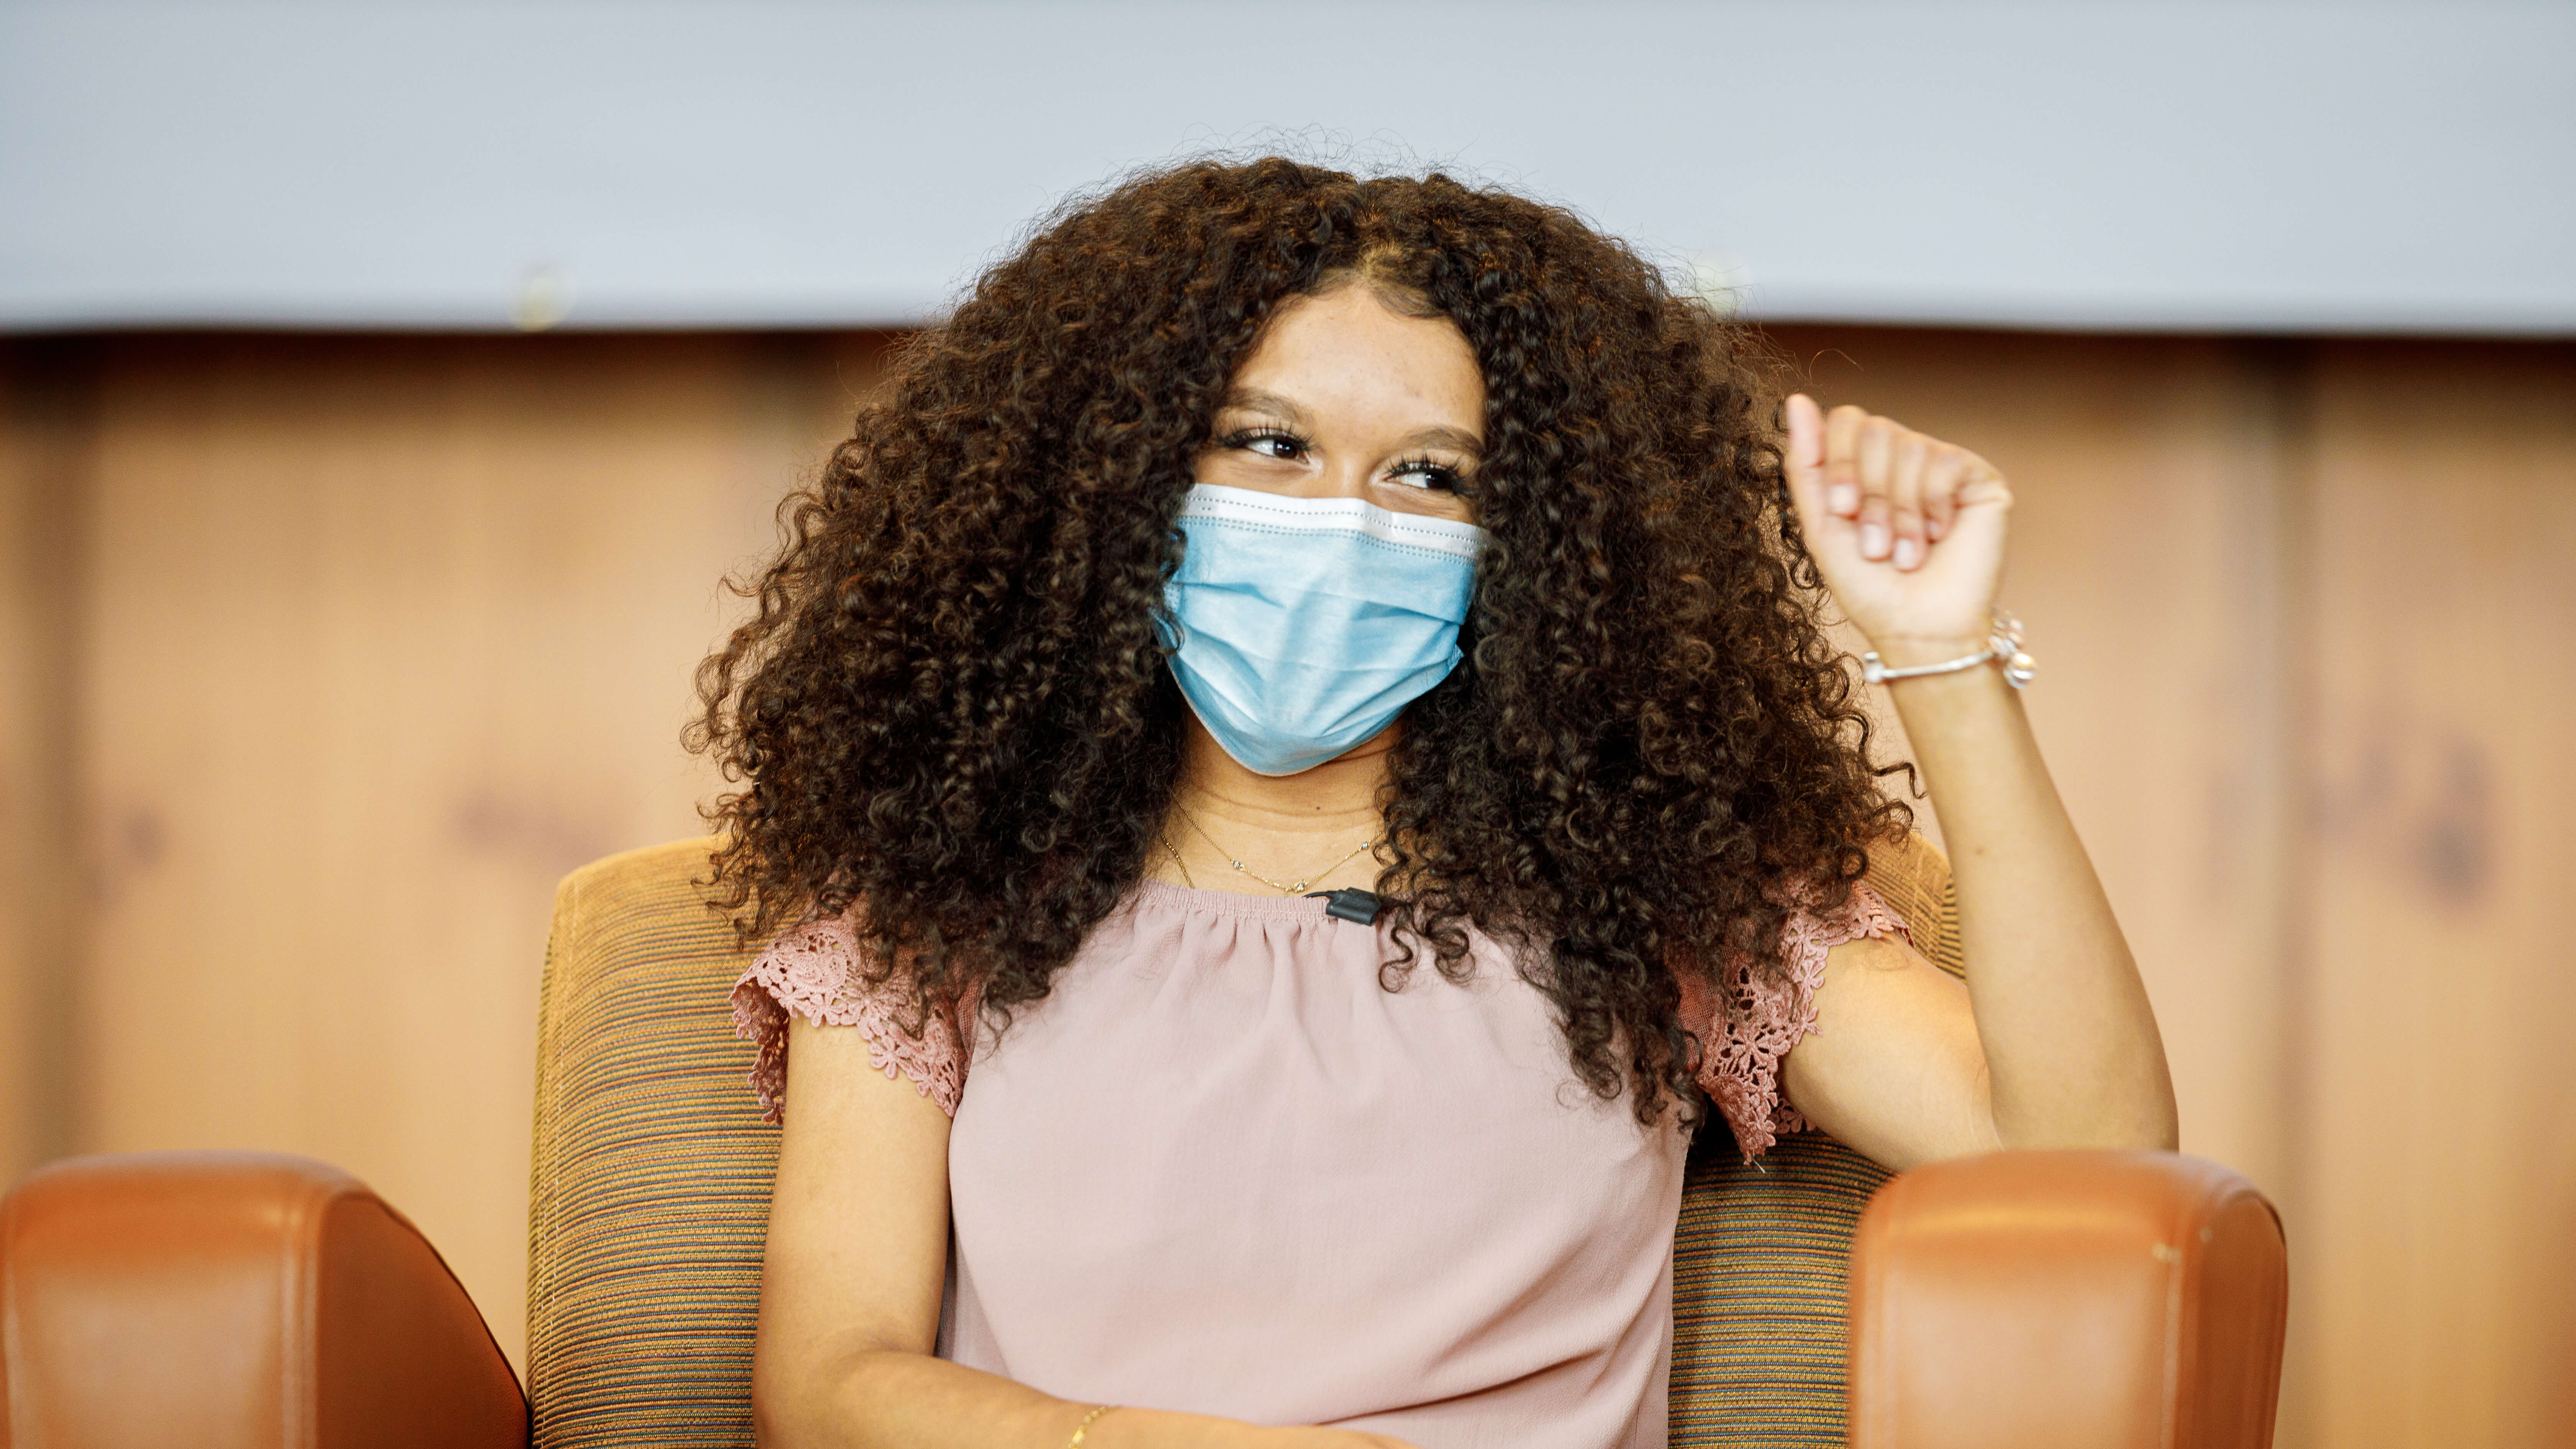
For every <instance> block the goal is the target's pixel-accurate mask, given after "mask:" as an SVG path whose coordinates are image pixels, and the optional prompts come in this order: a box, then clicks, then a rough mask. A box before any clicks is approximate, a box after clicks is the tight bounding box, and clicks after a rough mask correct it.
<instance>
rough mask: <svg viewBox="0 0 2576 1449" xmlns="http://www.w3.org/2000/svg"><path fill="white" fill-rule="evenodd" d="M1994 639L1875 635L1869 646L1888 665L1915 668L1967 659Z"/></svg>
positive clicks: (1973, 636)
mask: <svg viewBox="0 0 2576 1449" xmlns="http://www.w3.org/2000/svg"><path fill="white" fill-rule="evenodd" d="M1992 642H1993V640H1992V639H1990V638H1989V637H1988V636H1987V635H1985V634H1982V633H1973V634H1888V635H1876V634H1873V635H1871V636H1870V640H1869V647H1870V651H1871V652H1872V653H1874V654H1876V655H1877V656H1878V657H1879V660H1880V662H1881V663H1884V664H1885V665H1887V667H1888V668H1890V669H1912V668H1914V667H1916V666H1917V665H1922V664H1947V663H1949V662H1950V661H1951V660H1953V659H1964V658H1966V657H1968V656H1969V655H1971V654H1974V653H1977V652H1978V651H1979V650H1982V649H1984V648H1985V647H1986V646H1987V645H1988V644H1990V643H1992Z"/></svg>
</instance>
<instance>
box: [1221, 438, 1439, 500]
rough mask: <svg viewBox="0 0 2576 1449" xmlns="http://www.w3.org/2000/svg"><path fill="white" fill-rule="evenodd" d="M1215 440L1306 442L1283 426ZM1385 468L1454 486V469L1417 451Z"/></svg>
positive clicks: (1433, 484)
mask: <svg viewBox="0 0 2576 1449" xmlns="http://www.w3.org/2000/svg"><path fill="white" fill-rule="evenodd" d="M1216 441H1217V446H1218V447H1220V448H1249V447H1251V446H1252V445H1253V444H1255V443H1260V442H1273V441H1275V442H1281V443H1286V444H1287V445H1288V446H1289V447H1290V448H1292V449H1294V450H1296V451H1297V452H1300V453H1303V452H1305V451H1306V449H1307V448H1308V446H1309V444H1308V443H1307V441H1306V440H1305V439H1304V438H1301V437H1299V436H1297V435H1296V434H1295V433H1292V432H1290V431H1288V430H1287V429H1286V428H1244V429H1241V430H1240V431H1237V432H1232V433H1228V434H1226V435H1225V436H1224V437H1222V438H1219V439H1217V440H1216ZM1387 471H1388V472H1389V473H1390V474H1393V475H1396V476H1399V477H1400V476H1402V475H1404V474H1407V473H1413V474H1417V475H1419V476H1421V477H1422V478H1423V479H1424V483H1423V485H1422V486H1424V487H1426V488H1445V489H1450V490H1452V491H1454V490H1455V489H1456V488H1457V487H1458V470H1457V469H1455V468H1452V467H1450V466H1449V465H1448V464H1446V463H1438V462H1434V461H1432V460H1431V459H1429V458H1427V457H1422V456H1419V455H1417V456H1414V457H1410V458H1399V459H1397V460H1396V463H1395V466H1394V467H1392V468H1389V469H1388V470H1387Z"/></svg>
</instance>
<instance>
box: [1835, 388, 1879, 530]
mask: <svg viewBox="0 0 2576 1449" xmlns="http://www.w3.org/2000/svg"><path fill="white" fill-rule="evenodd" d="M1868 421H1869V414H1868V413H1865V412H1863V411H1861V410H1860V409H1859V408H1856V407H1853V406H1852V405H1851V404H1849V403H1845V404H1843V405H1842V406H1841V407H1838V408H1836V409H1834V410H1833V411H1832V412H1830V413H1827V414H1826V415H1825V506H1826V507H1827V508H1829V509H1831V510H1832V511H1833V512H1834V513H1835V514H1836V515H1837V516H1839V517H1843V518H1849V517H1851V516H1852V515H1854V514H1856V513H1858V512H1860V469H1859V464H1860V431H1861V425H1862V424H1864V423H1866V422H1868Z"/></svg>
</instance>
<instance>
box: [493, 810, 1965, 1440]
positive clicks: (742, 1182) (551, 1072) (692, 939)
mask: <svg viewBox="0 0 2576 1449" xmlns="http://www.w3.org/2000/svg"><path fill="white" fill-rule="evenodd" d="M707 853H708V842H706V841H703V840H689V841H680V842H676V843H674V844H670V845H662V846H656V847H653V848H651V849H648V850H638V851H632V852H629V853H628V854H625V855H619V856H612V857H610V858H609V859H607V860H603V861H600V862H598V863H596V864H594V865H591V866H587V867H585V868H583V869H582V870H579V871H576V872H574V873H573V874H572V875H571V876H569V877H567V878H566V879H565V881H564V883H563V885H562V887H561V889H560V890H559V891H558V892H557V895H556V898H555V919H554V930H553V933H552V935H551V936H550V938H549V939H548V942H547V947H546V973H545V988H544V1001H543V1006H542V1008H541V1015H540V1018H539V1023H538V1028H537V1120H536V1143H535V1148H536V1155H535V1162H534V1166H533V1170H532V1173H531V1184H530V1186H531V1191H532V1202H531V1206H530V1211H529V1222H528V1234H529V1244H528V1249H529V1251H528V1398H529V1400H530V1403H531V1406H532V1408H533V1409H534V1412H535V1417H536V1443H537V1445H538V1446H539V1449H609V1446H627V1445H637V1446H642V1445H652V1446H678V1445H728V1446H731V1445H742V1446H747V1445H749V1444H750V1443H751V1334H752V1313H753V1307H754V1304H755V1302H756V1301H757V1298H758V1296H759V1288H760V1257H761V1243H762V1237H763V1234H764V1232H765V1229H766V1225H767V1220H768V1215H769V1185H770V1176H771V1174H772V1172H773V1171H774V1170H775V1167H776V1163H777V1154H778V1132H777V1129H775V1128H773V1127H769V1126H766V1125H764V1124H763V1123H762V1122H761V1121H760V1118H759V1115H758V1113H757V1111H756V1109H755V1107H754V1105H753V1100H752V1094H751V1092H750V1091H749V1090H748V1089H747V1088H746V1087H745V1086H744V1083H743V1078H744V1076H745V1074H747V1073H748V1072H749V1071H750V1070H751V1048H750V1047H749V1046H747V1045H746V1044H744V1043H743V1042H741V1041H739V1040H736V1039H735V1037H734V1034H733V1027H732V1021H731V1018H730V1016H729V1015H728V1013H727V1011H726V1008H725V995H726V992H727V991H728V989H730V988H731V986H732V985H733V981H734V978H735V977H736V976H738V975H739V974H741V971H742V968H743V967H744V966H745V965H746V964H747V962H746V960H745V958H744V956H743V953H742V952H741V951H740V950H739V949H738V948H737V947H736V946H735V944H734V939H733V931H732V928H731V927H730V926H729V925H728V924H727V923H726V922H725V920H724V919H723V918H722V917H720V916H718V915H717V914H716V913H714V912H712V911H709V910H708V909H707V908H706V905H705V900H704V896H703V894H702V893H701V891H700V889H699V888H698V887H697V886H696V885H695V884H694V883H693V882H694V881H695V880H696V879H697V878H699V877H703V876H704V875H705V873H706V867H707ZM1870 881H1871V884H1873V885H1874V886H1876V887H1877V888H1878V890H1879V892H1880V893H1881V894H1882V895H1884V896H1886V897H1887V900H1888V903H1889V904H1890V905H1891V906H1893V907H1895V909H1896V911H1897V913H1898V914H1900V915H1902V916H1903V917H1904V918H1905V919H1906V920H1907V922H1908V923H1910V924H1911V925H1912V927H1913V929H1914V934H1915V938H1916V942H1917V944H1918V945H1920V946H1921V947H1922V948H1923V949H1924V951H1925V953H1926V954H1927V955H1930V956H1931V957H1932V958H1933V959H1934V960H1935V961H1937V962H1939V963H1940V964H1942V965H1943V966H1945V967H1947V968H1948V969H1950V970H1952V971H1954V972H1955V971H1958V970H1959V969H1960V960H1959V953H1958V935H1957V930H1956V926H1955V911H1954V908H1953V906H1952V902H1951V898H1950V879H1949V865H1948V862H1946V861H1944V860H1942V859H1941V857H1940V855H1939V853H1938V852H1937V851H1935V850H1933V849H1932V848H1931V847H1930V846H1929V845H1926V844H1923V843H1922V842H1920V841H1917V842H1914V843H1913V845H1912V847H1911V848H1910V849H1894V850H1889V851H1886V852H1884V853H1880V854H1874V855H1873V857H1872V859H1871V867H1870ZM1706 1156H1707V1158H1708V1160H1707V1161H1704V1162H1698V1163H1695V1164H1694V1166H1693V1167H1692V1170H1691V1174H1690V1179H1689V1186H1688V1189H1687V1191H1686V1193H1685V1195H1684V1197H1683V1201H1682V1216H1681V1227H1680V1232H1679V1235H1678V1238H1677V1241H1676V1243H1675V1268H1674V1290H1675V1292H1674V1315H1673V1316H1674V1339H1673V1374H1672V1390H1673V1396H1672V1402H1673V1411H1672V1429H1673V1435H1672V1440H1673V1443H1674V1444H1675V1445H1676V1446H1685V1445H1688V1446H1702V1445H1706V1446H1718V1445H1724V1446H1743V1449H1755V1446H1760V1449H1778V1446H1789V1445H1840V1444H1842V1443H1843V1356H1844V1346H1843V1343H1844V1307H1843V1304H1844V1297H1843V1283H1844V1264H1845V1260H1846V1258H1847V1256H1848V1254H1849V1252H1850V1248H1851V1240H1852V1235H1853V1232H1854V1230H1855V1228H1856V1227H1857V1225H1858V1222H1859V1218H1860V1211H1861V1208H1862V1206H1863V1204H1865V1203H1866V1202H1867V1201H1868V1199H1869V1195H1870V1193H1871V1192H1872V1191H1874V1190H1875V1189H1876V1188H1877V1186H1878V1184H1879V1182H1880V1181H1882V1180H1883V1179H1884V1178H1885V1176H1886V1174H1885V1173H1883V1172H1881V1171H1880V1170H1879V1169H1877V1168H1875V1167H1873V1166H1871V1165H1870V1164H1869V1163H1867V1162H1865V1161H1863V1160H1862V1159H1860V1158H1859V1157H1857V1156H1855V1155H1854V1154H1852V1153H1851V1152H1850V1151H1848V1150H1846V1149H1844V1148H1842V1147H1840V1146H1839V1145H1837V1144H1835V1143H1833V1142H1830V1141H1828V1140H1825V1139H1823V1138H1821V1137H1816V1136H1807V1137H1798V1138H1789V1139H1786V1140H1784V1141H1782V1142H1781V1143H1780V1145H1779V1146H1778V1147H1777V1148H1775V1149H1774V1150H1773V1151H1772V1152H1770V1153H1769V1154H1767V1155H1766V1156H1765V1157H1764V1159H1763V1162H1762V1165H1761V1167H1759V1168H1752V1167H1746V1166H1744V1165H1743V1164H1741V1163H1740V1162H1737V1161H1735V1160H1734V1158H1733V1154H1729V1153H1709V1154H1706Z"/></svg>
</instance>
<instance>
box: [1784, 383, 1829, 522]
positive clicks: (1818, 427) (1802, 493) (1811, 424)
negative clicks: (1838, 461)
mask: <svg viewBox="0 0 2576 1449" xmlns="http://www.w3.org/2000/svg"><path fill="white" fill-rule="evenodd" d="M1782 410H1783V411H1784V412H1786V413H1787V414H1788V421H1789V442H1788V446H1787V449H1786V451H1785V452H1784V453H1783V454H1782V456H1781V459H1780V465H1781V467H1782V469H1783V470H1784V471H1785V472H1786V473H1787V474H1788V479H1789V499H1790V501H1791V502H1792V503H1794V504H1796V505H1797V509H1798V514H1799V517H1801V518H1803V519H1812V518H1814V517H1815V516H1816V514H1817V513H1818V511H1819V510H1820V509H1821V508H1822V507H1823V506H1824V487H1825V413H1824V409H1822V408H1820V407H1817V406H1816V400H1815V399H1814V398H1811V397H1809V396H1807V395H1806V394H1805V393H1803V392H1796V393H1791V394H1789V401H1788V402H1787V403H1786V404H1784V405H1783V407H1782Z"/></svg>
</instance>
